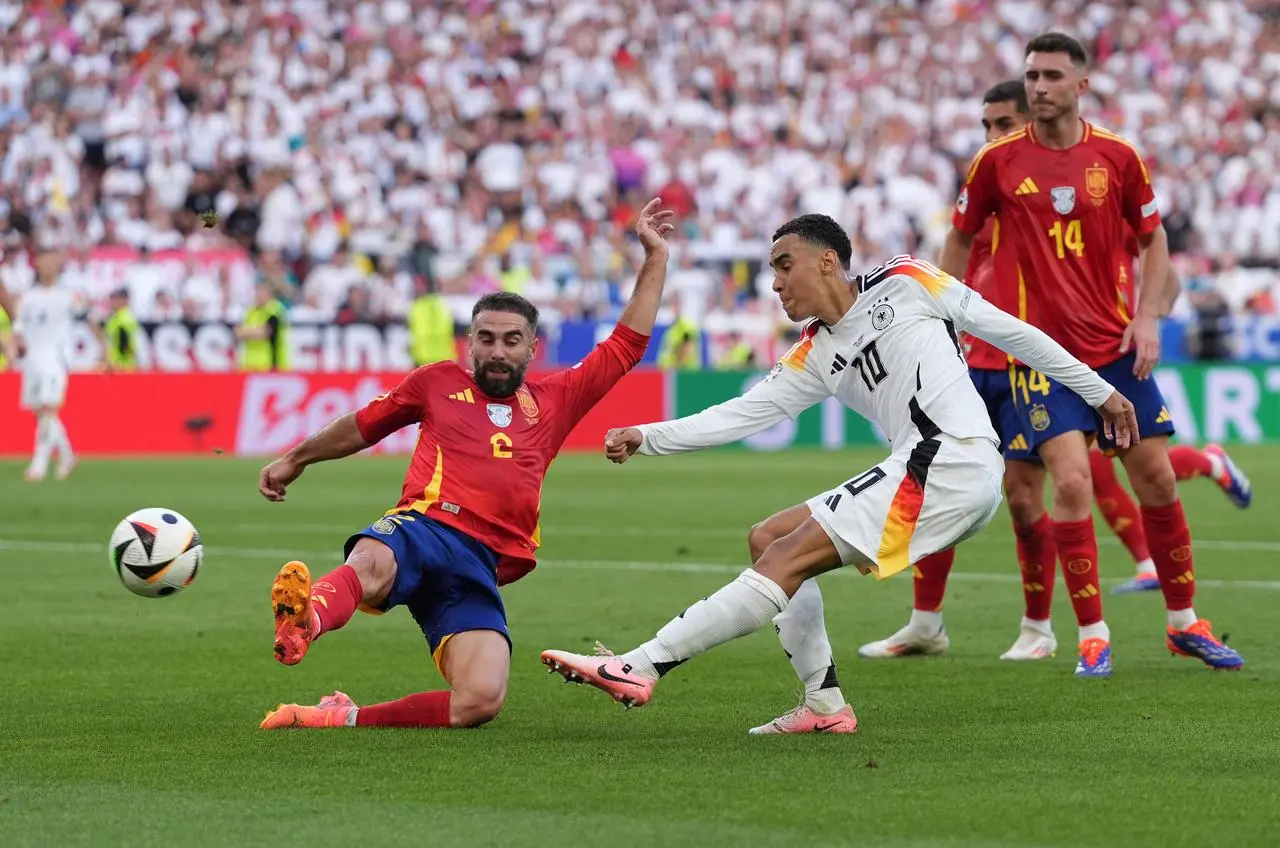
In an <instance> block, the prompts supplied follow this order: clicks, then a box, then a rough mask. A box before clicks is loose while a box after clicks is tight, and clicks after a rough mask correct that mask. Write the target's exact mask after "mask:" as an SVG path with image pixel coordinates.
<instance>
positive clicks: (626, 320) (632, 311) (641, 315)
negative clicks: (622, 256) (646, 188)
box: [618, 198, 675, 336]
mask: <svg viewBox="0 0 1280 848" xmlns="http://www.w3.org/2000/svg"><path fill="white" fill-rule="evenodd" d="M661 204H662V201H661V200H659V199H658V198H654V199H653V200H650V201H649V202H648V203H647V204H645V207H644V209H642V210H640V217H639V219H638V220H637V221H636V235H637V236H638V237H639V239H640V244H641V245H642V246H643V247H644V264H642V265H641V266H640V274H639V276H638V277H637V278H636V287H635V290H634V291H632V292H631V299H630V300H628V301H627V305H626V307H625V308H624V309H623V310H622V314H621V315H620V316H618V323H619V324H621V325H623V326H624V327H628V328H630V329H632V330H635V331H636V332H637V333H639V334H640V335H642V336H650V335H653V323H654V321H656V320H657V318H658V307H659V306H661V305H662V289H663V286H665V285H666V282H667V258H668V257H669V256H670V249H669V248H668V246H667V239H666V236H667V234H668V233H670V232H671V231H672V230H674V229H675V224H673V223H672V222H671V221H672V218H674V217H675V213H674V212H672V211H671V210H670V209H662V208H660V207H661Z"/></svg>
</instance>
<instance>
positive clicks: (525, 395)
mask: <svg viewBox="0 0 1280 848" xmlns="http://www.w3.org/2000/svg"><path fill="white" fill-rule="evenodd" d="M516 400H518V401H520V411H521V412H523V413H524V417H525V418H526V419H528V421H529V425H530V426H533V425H534V424H537V423H538V402H537V401H535V400H534V399H533V395H532V394H530V392H529V390H528V389H526V388H525V387H524V386H521V387H520V388H518V389H516Z"/></svg>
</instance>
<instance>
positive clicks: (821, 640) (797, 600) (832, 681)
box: [773, 579, 845, 715]
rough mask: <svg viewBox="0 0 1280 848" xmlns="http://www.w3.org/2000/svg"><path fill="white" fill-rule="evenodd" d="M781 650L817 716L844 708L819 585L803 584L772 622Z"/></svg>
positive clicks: (805, 700)
mask: <svg viewBox="0 0 1280 848" xmlns="http://www.w3.org/2000/svg"><path fill="white" fill-rule="evenodd" d="M773 627H774V630H776V631H777V632H778V640H779V641H780V642H782V650H784V651H785V652H786V654H787V659H789V660H790V661H791V667H792V668H794V669H795V670H796V676H798V677H799V678H800V680H801V682H803V683H804V702H805V704H806V705H807V706H808V707H809V708H810V709H812V710H813V711H814V712H816V713H821V714H822V715H831V714H832V713H835V712H838V711H839V710H841V709H843V708H844V705H845V700H844V693H843V692H841V691H840V683H839V681H838V680H837V679H836V664H835V660H834V659H833V657H832V653H831V641H830V640H829V639H828V638H827V627H826V623H825V622H824V620H823V616H822V592H820V591H819V590H818V581H817V580H814V579H810V580H806V581H804V582H803V583H801V584H800V588H799V589H797V590H796V593H795V595H794V596H793V597H792V598H791V603H789V604H787V608H786V609H784V610H783V611H782V612H780V613H779V614H778V615H777V616H775V617H774V619H773Z"/></svg>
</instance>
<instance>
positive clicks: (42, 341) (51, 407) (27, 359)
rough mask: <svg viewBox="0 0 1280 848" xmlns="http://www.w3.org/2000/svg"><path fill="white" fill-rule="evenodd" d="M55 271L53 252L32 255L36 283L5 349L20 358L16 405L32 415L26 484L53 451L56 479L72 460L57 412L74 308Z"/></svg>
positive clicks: (43, 471) (58, 262)
mask: <svg viewBox="0 0 1280 848" xmlns="http://www.w3.org/2000/svg"><path fill="white" fill-rule="evenodd" d="M61 271H62V257H61V256H59V255H58V254H56V253H42V254H40V255H39V256H38V257H37V258H36V284H35V286H33V287H32V288H31V289H30V290H28V291H27V292H26V293H25V294H23V295H22V297H21V299H20V300H19V301H18V305H17V315H16V316H15V318H14V321H13V342H12V345H11V347H12V348H13V351H12V352H13V354H14V355H16V356H18V357H20V366H19V367H20V369H21V371H22V399H21V406H22V408H23V409H27V410H30V411H31V412H32V413H34V414H35V416H36V441H35V452H34V454H33V456H32V457H31V464H30V465H29V466H28V467H27V470H26V472H25V473H24V475H23V476H24V477H25V478H26V479H27V480H29V481H32V482H36V481H40V480H43V479H44V478H45V476H46V475H47V474H48V472H49V461H50V459H52V457H53V455H54V454H55V453H56V454H57V455H58V468H57V477H58V479H59V480H65V479H66V478H67V476H68V475H69V474H70V473H71V469H72V468H74V467H75V463H76V457H75V454H74V453H73V452H72V450H71V440H70V439H69V438H68V437H67V429H66V428H65V427H64V426H62V419H61V418H60V417H59V411H60V410H61V409H62V404H63V402H64V401H65V400H66V396H67V371H68V365H69V363H68V357H69V355H70V352H71V342H72V331H73V330H74V329H75V322H76V318H77V317H79V312H80V310H79V309H78V307H77V305H76V299H75V295H74V294H73V293H72V292H71V291H70V290H69V289H67V288H66V287H64V286H61V285H58V277H59V275H60V274H61Z"/></svg>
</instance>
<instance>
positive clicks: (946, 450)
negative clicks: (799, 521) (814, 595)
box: [805, 435, 1004, 580]
mask: <svg viewBox="0 0 1280 848" xmlns="http://www.w3.org/2000/svg"><path fill="white" fill-rule="evenodd" d="M1003 477H1004V460H1003V459H1002V458H1001V456H1000V451H999V449H998V448H997V447H996V446H995V445H994V444H993V443H992V442H990V441H988V440H986V439H964V440H958V439H953V438H951V437H949V436H946V435H941V436H938V437H937V438H936V439H929V440H925V441H922V442H920V443H918V444H917V445H915V447H913V448H912V449H910V450H908V451H901V452H897V453H894V454H893V455H892V456H890V457H889V458H888V459H886V460H884V461H883V462H881V463H880V464H878V465H876V466H874V467H873V468H871V469H869V470H867V471H864V472H863V473H862V474H859V475H858V476H857V477H854V478H853V479H852V480H849V481H848V482H846V483H843V484H841V485H840V486H837V487H836V488H834V489H831V490H830V491H827V492H823V493H822V494H821V495H818V496H817V497H813V498H810V499H809V500H808V501H806V502H805V503H806V505H807V506H808V507H809V510H810V511H811V512H812V513H813V517H814V519H815V520H816V521H817V522H818V523H819V524H821V525H822V528H823V529H824V530H826V531H827V535H828V536H830V537H831V541H832V542H833V543H834V544H835V546H836V550H838V551H839V552H840V559H841V561H842V562H843V563H844V564H845V565H855V566H857V567H858V568H859V569H860V570H861V571H862V573H864V574H866V573H868V572H870V573H872V574H875V576H876V579H877V580H884V579H886V578H888V577H892V576H893V575H894V574H897V573H898V572H899V571H904V570H905V569H907V568H909V567H910V566H912V565H914V564H915V563H916V562H917V561H919V560H920V559H922V558H924V557H926V556H928V555H929V554H933V553H937V552H938V551H942V550H946V549H947V548H950V547H952V546H953V545H956V544H958V543H959V542H961V541H963V540H965V539H967V538H969V537H970V536H972V535H973V534H975V533H977V532H978V531H979V530H981V529H982V528H983V527H985V526H986V525H987V523H988V522H990V521H991V519H992V517H993V516H994V515H995V514H996V510H997V509H998V508H999V507H1000V500H1001V496H1002V488H1001V482H1002V479H1003Z"/></svg>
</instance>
